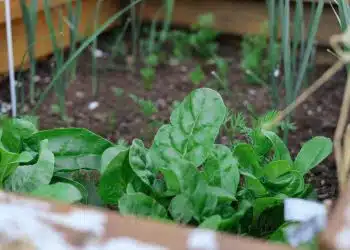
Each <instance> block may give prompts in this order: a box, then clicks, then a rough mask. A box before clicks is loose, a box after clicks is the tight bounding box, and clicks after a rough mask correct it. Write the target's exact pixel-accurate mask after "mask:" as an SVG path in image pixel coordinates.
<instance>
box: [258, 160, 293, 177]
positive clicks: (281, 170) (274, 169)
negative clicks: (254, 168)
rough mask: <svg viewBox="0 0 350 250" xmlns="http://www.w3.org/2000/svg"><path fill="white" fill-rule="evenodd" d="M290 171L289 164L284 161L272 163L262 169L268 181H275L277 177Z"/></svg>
mask: <svg viewBox="0 0 350 250" xmlns="http://www.w3.org/2000/svg"><path fill="white" fill-rule="evenodd" d="M291 170H292V167H291V165H290V163H289V162H288V161H286V160H278V161H272V162H270V163H268V164H267V165H266V166H264V168H263V173H264V175H265V176H266V177H267V178H268V179H269V180H275V179H276V178H278V177H279V176H281V175H283V174H285V173H287V172H289V171H291Z"/></svg>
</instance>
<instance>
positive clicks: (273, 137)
mask: <svg viewBox="0 0 350 250" xmlns="http://www.w3.org/2000/svg"><path fill="white" fill-rule="evenodd" d="M262 132H263V133H264V135H265V136H266V137H267V138H268V139H269V140H270V141H271V143H272V145H273V149H274V160H286V161H288V162H289V163H290V164H293V161H292V158H291V157H290V154H289V150H288V148H287V146H286V145H285V144H284V142H283V141H282V139H281V138H280V137H279V136H278V135H277V134H276V133H274V132H272V131H266V130H262Z"/></svg>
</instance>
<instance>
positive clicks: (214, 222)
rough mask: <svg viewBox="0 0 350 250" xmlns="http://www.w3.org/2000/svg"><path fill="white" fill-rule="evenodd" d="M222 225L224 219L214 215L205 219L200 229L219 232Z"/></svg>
mask: <svg viewBox="0 0 350 250" xmlns="http://www.w3.org/2000/svg"><path fill="white" fill-rule="evenodd" d="M221 223H222V218H221V216H220V215H213V216H211V217H209V218H207V219H205V220H204V221H203V222H202V223H201V224H200V225H199V228H205V229H211V230H218V229H219V228H220V225H221Z"/></svg>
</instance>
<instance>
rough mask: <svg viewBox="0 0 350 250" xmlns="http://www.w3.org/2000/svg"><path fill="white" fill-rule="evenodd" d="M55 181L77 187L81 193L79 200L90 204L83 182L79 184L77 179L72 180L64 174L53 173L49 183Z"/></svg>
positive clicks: (54, 182)
mask: <svg viewBox="0 0 350 250" xmlns="http://www.w3.org/2000/svg"><path fill="white" fill-rule="evenodd" d="M56 183H67V184H70V185H73V186H74V187H75V188H77V189H78V190H79V192H80V195H81V199H80V200H81V201H82V202H83V203H84V204H89V205H91V203H89V193H88V190H87V189H86V187H84V185H83V184H81V183H80V182H78V181H75V180H73V179H72V178H68V177H66V176H60V175H55V176H54V177H53V178H52V180H51V185H52V184H56Z"/></svg>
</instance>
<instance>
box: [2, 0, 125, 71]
mask: <svg viewBox="0 0 350 250" xmlns="http://www.w3.org/2000/svg"><path fill="white" fill-rule="evenodd" d="M27 2H30V1H27ZM49 2H50V5H51V15H52V19H53V23H54V25H55V27H56V36H57V40H58V43H59V45H60V46H61V47H67V46H68V45H69V40H70V35H69V34H70V30H69V26H68V25H67V24H66V23H65V22H64V21H63V23H64V25H63V30H62V33H61V34H60V33H59V29H58V27H59V22H60V19H61V18H62V17H61V16H60V11H61V10H62V13H63V15H64V17H63V18H68V12H67V9H66V6H65V3H66V2H67V0H54V1H49ZM73 2H75V0H74V1H73ZM97 2H98V1H96V0H82V12H81V20H80V25H79V33H80V35H81V38H83V37H86V36H88V35H91V34H93V32H94V30H93V27H94V20H95V9H96V4H97ZM118 11H119V1H115V0H104V1H102V4H101V9H100V14H99V24H102V23H104V22H105V21H107V20H108V19H109V18H110V17H111V16H112V15H114V14H115V13H116V12H118ZM4 13H5V5H4V4H3V3H1V1H0V58H2V59H3V60H1V61H0V74H7V71H8V65H7V59H6V60H5V58H7V44H6V29H5V14H4ZM11 15H12V33H13V43H14V44H13V46H14V48H13V49H14V63H15V67H16V68H17V70H19V67H20V66H21V63H22V60H23V57H24V55H25V54H26V52H27V50H28V48H27V40H26V39H27V35H26V31H25V25H24V22H23V19H22V11H21V8H20V0H11ZM35 51H36V57H37V58H43V57H45V56H48V55H50V54H52V51H53V50H52V43H51V40H50V33H49V28H48V26H47V24H46V19H45V13H44V8H43V0H38V22H37V28H36V43H35ZM28 62H29V58H28V56H27V57H26V58H25V60H24V68H27V67H28Z"/></svg>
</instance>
